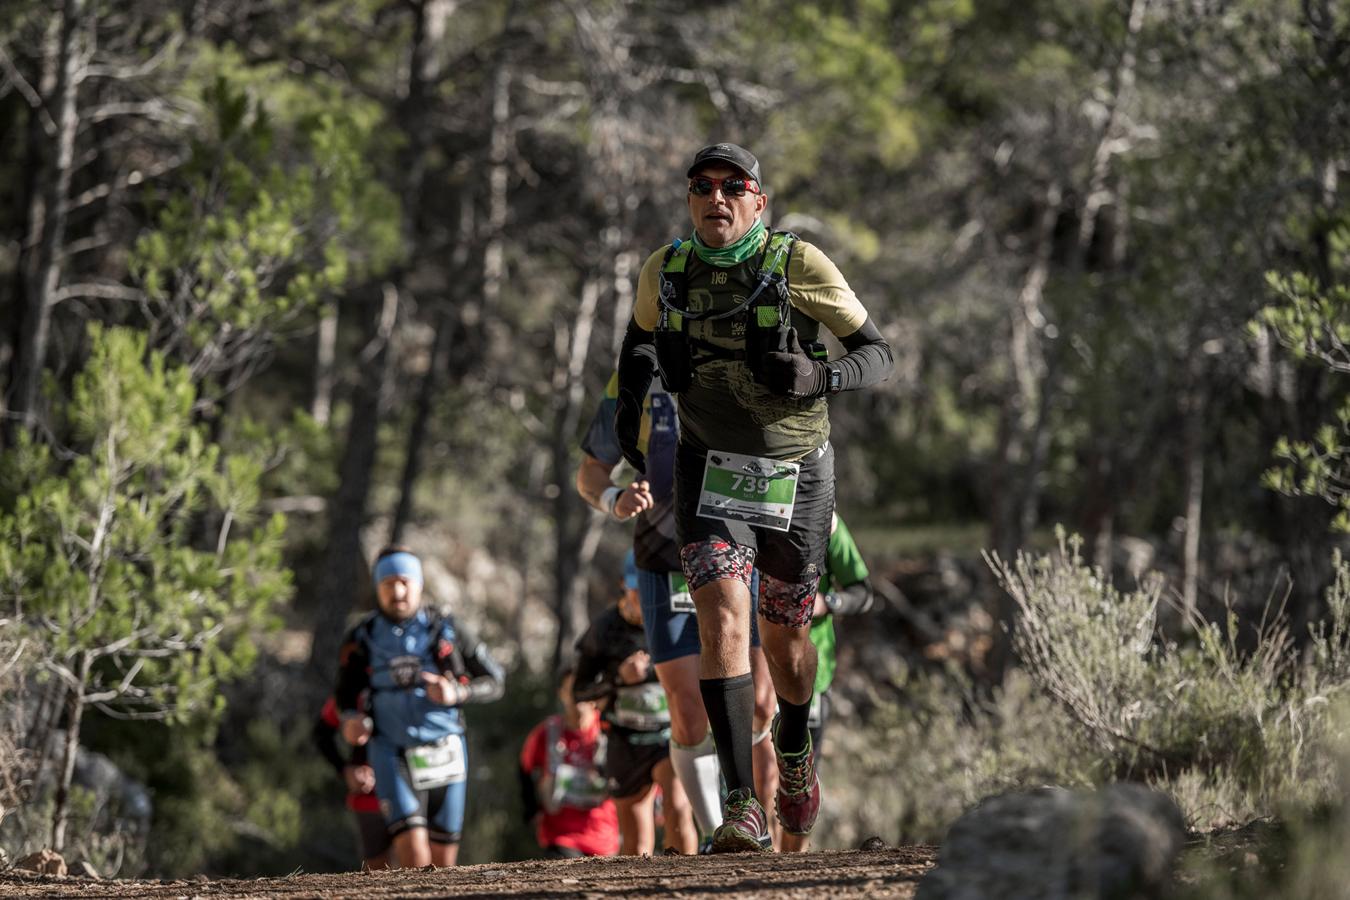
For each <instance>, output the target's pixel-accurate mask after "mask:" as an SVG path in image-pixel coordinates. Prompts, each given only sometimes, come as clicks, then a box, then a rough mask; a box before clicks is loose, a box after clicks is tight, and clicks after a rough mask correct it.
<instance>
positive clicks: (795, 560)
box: [675, 441, 834, 584]
mask: <svg viewBox="0 0 1350 900" xmlns="http://www.w3.org/2000/svg"><path fill="white" fill-rule="evenodd" d="M707 456H708V454H707V451H706V450H700V449H698V448H696V447H693V446H691V445H689V444H688V443H685V442H684V441H681V442H680V446H679V449H678V450H677V451H676V454H675V531H676V536H677V539H678V541H679V544H680V546H681V547H684V546H687V545H689V544H694V543H698V542H700V541H707V540H721V541H727V542H728V543H732V544H737V545H739V546H742V547H748V548H750V549H752V550H754V551H755V568H756V569H759V570H760V572H763V573H767V574H769V575H772V576H773V577H774V578H777V579H778V580H779V581H785V582H789V583H792V584H806V583H810V582H814V581H816V580H817V579H818V578H819V577H820V570H821V567H822V566H824V564H825V550H826V547H827V546H828V545H829V541H830V519H831V517H832V516H833V515H834V448H833V447H831V446H830V444H829V442H828V441H827V442H826V443H825V445H824V446H823V447H821V448H820V449H819V450H816V451H814V452H812V453H810V454H808V455H807V457H806V458H805V459H803V460H800V461H799V462H800V465H801V472H800V474H799V475H798V478H797V497H796V501H795V503H794V505H793V509H792V521H791V523H790V524H789V526H788V530H787V531H776V530H774V529H772V528H764V527H762V526H758V525H748V524H745V523H742V522H724V521H722V520H721V519H707V518H704V517H702V516H700V515H699V514H698V498H699V494H700V493H701V491H702V489H703V470H704V467H705V466H706V464H707Z"/></svg>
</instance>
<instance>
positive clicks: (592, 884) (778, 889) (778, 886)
mask: <svg viewBox="0 0 1350 900" xmlns="http://www.w3.org/2000/svg"><path fill="white" fill-rule="evenodd" d="M936 857H937V848H935V847H897V848H892V849H886V850H876V851H861V850H849V851H822V852H818V853H809V854H805V855H795V854H776V853H765V854H741V853H738V854H730V855H725V856H700V857H679V856H675V857H669V856H658V857H653V858H650V859H633V858H609V859H578V860H567V861H563V862H544V861H535V862H516V863H493V864H488V865H481V866H462V867H459V868H455V869H440V870H435V869H418V870H415V871H400V870H394V871H389V872H369V873H347V874H340V875H292V876H290V877H287V878H255V879H222V880H219V881H208V880H205V879H201V880H195V881H194V880H188V881H95V880H92V879H85V878H55V877H51V876H42V875H23V874H19V873H16V872H7V873H4V874H0V896H5V897H70V896H79V897H116V898H127V897H147V898H150V897H153V898H180V897H181V898H192V897H203V898H206V897H212V898H215V897H256V898H267V900H290V898H299V897H324V898H328V897H347V898H367V897H445V896H454V897H459V898H470V900H472V898H483V900H487V898H492V900H495V898H500V897H559V898H561V897H578V896H584V897H596V898H599V897H681V898H692V897H756V898H784V900H787V898H792V900H796V898H802V900H806V898H814V897H822V896H830V897H854V898H864V897H865V898H869V900H872V898H877V900H879V898H905V900H908V898H911V897H913V896H914V891H915V889H916V888H917V886H918V883H919V879H920V878H921V877H923V874H924V873H925V872H927V871H928V869H930V868H931V867H932V866H933V864H934V861H935V860H936Z"/></svg>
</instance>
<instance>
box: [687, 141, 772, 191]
mask: <svg viewBox="0 0 1350 900" xmlns="http://www.w3.org/2000/svg"><path fill="white" fill-rule="evenodd" d="M713 162H728V163H731V164H732V165H733V166H735V167H736V168H738V169H740V170H741V171H742V172H744V173H745V174H747V175H749V176H750V177H751V178H753V179H755V181H758V182H761V183H763V179H762V178H760V177H759V160H757V159H755V155H754V154H753V153H751V152H750V151H749V150H747V149H745V148H744V147H738V146H736V145H735V144H712V145H711V146H708V147H704V148H703V149H702V150H700V151H698V152H697V153H695V154H694V164H693V165H691V166H690V167H689V171H688V172H687V173H685V174H686V175H687V176H688V177H689V178H693V177H694V173H695V172H697V171H698V170H699V169H701V168H703V167H704V166H706V165H707V164H708V163H713Z"/></svg>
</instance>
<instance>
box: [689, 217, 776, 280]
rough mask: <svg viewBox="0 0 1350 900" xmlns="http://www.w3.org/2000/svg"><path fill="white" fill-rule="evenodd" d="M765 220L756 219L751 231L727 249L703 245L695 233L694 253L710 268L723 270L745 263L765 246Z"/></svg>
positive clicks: (726, 247) (701, 239)
mask: <svg viewBox="0 0 1350 900" xmlns="http://www.w3.org/2000/svg"><path fill="white" fill-rule="evenodd" d="M765 231H766V229H765V228H764V220H763V219H756V220H755V224H753V225H751V226H750V230H749V231H747V232H746V233H745V235H744V236H742V237H741V239H740V240H739V241H736V242H735V243H732V244H728V245H727V246H725V247H709V246H708V245H707V244H705V243H703V238H701V237H699V236H698V232H697V231H695V232H694V252H695V253H697V254H698V258H699V259H701V260H703V261H704V262H705V263H707V264H708V265H710V266H717V267H718V268H721V269H727V268H730V267H731V266H734V265H736V264H737V263H743V262H745V261H746V260H747V259H749V258H750V257H752V256H754V255H755V254H756V253H758V252H759V251H760V248H761V247H763V246H764V232H765Z"/></svg>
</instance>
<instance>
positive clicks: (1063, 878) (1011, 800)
mask: <svg viewBox="0 0 1350 900" xmlns="http://www.w3.org/2000/svg"><path fill="white" fill-rule="evenodd" d="M1185 833H1186V828H1185V820H1184V819H1183V818H1182V815H1181V810H1179V809H1178V808H1177V805H1176V803H1174V802H1173V801H1172V799H1171V798H1170V797H1167V796H1166V795H1164V794H1160V793H1158V792H1157V791H1154V790H1151V789H1149V788H1147V787H1144V786H1143V785H1139V784H1113V785H1109V786H1107V787H1105V788H1103V789H1101V790H1100V791H1096V792H1079V791H1069V790H1066V789H1064V788H1057V787H1048V788H1040V789H1038V790H1034V791H1026V792H1022V793H1015V794H1004V795H1002V796H998V797H993V798H989V799H986V800H983V801H981V802H980V803H979V805H977V806H976V807H975V808H974V809H971V810H970V811H968V812H966V813H965V814H964V815H963V816H961V818H960V819H958V820H957V821H956V823H955V824H953V825H952V827H951V830H950V831H949V832H948V833H947V839H946V841H944V843H943V845H942V850H941V851H940V853H939V855H938V866H937V868H936V869H934V870H933V871H932V872H931V873H929V875H928V876H927V877H926V878H925V879H924V880H923V881H922V882H921V883H920V884H919V890H918V893H917V895H916V897H917V900H984V898H987V897H999V898H1001V900H1083V898H1093V900H1097V898H1101V900H1145V898H1148V900H1152V898H1156V897H1159V896H1162V895H1163V894H1165V893H1166V891H1167V888H1168V885H1169V883H1170V881H1171V876H1172V866H1173V863H1174V862H1175V861H1176V858H1177V855H1178V854H1179V853H1180V852H1181V849H1182V845H1183V843H1184V841H1185Z"/></svg>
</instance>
